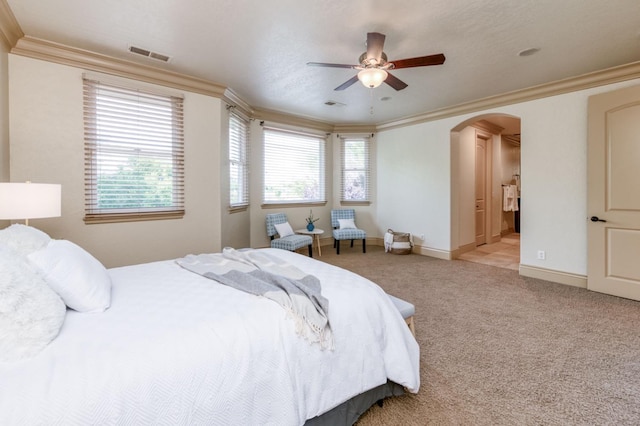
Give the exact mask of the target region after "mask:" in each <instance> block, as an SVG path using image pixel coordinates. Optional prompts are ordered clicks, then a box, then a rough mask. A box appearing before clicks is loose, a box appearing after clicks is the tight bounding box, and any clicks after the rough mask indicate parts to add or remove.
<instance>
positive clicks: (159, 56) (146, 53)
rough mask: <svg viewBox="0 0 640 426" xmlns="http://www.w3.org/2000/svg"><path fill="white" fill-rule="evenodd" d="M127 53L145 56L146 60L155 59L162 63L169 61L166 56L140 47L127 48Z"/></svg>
mask: <svg viewBox="0 0 640 426" xmlns="http://www.w3.org/2000/svg"><path fill="white" fill-rule="evenodd" d="M129 52H131V53H135V54H137V55H142V56H146V57H147V58H151V59H155V60H157V61H162V62H169V59H171V58H170V57H169V56H167V55H163V54H161V53H156V52H152V51H150V50H147V49H143V48H141V47H136V46H129Z"/></svg>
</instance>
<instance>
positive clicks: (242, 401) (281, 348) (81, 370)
mask: <svg viewBox="0 0 640 426" xmlns="http://www.w3.org/2000/svg"><path fill="white" fill-rule="evenodd" d="M264 250H265V251H267V252H269V253H270V254H272V255H274V256H278V257H280V258H282V259H283V260H285V261H287V262H290V263H292V264H294V265H295V266H297V267H298V268H300V269H302V270H303V271H306V272H307V273H309V274H312V275H315V276H316V277H318V278H319V279H320V281H321V283H322V294H323V295H324V296H325V297H326V298H328V299H329V321H330V323H331V327H332V330H333V334H334V345H335V348H334V350H323V349H322V348H320V347H319V346H318V345H317V344H310V343H309V342H308V341H307V340H305V339H304V338H302V337H299V336H298V335H297V334H296V332H295V324H294V321H293V320H292V319H291V318H289V317H288V316H287V313H286V312H285V311H284V310H283V309H282V308H281V307H280V306H279V305H277V304H276V303H274V302H273V301H271V300H268V299H266V298H263V297H256V296H253V295H250V294H247V293H243V292H241V291H238V290H235V289H233V288H230V287H226V286H223V285H220V284H218V283H217V282H215V281H212V280H209V279H206V278H203V277H201V276H199V275H197V274H194V273H191V272H189V271H187V270H185V269H182V268H181V267H179V266H178V265H177V264H176V263H175V261H162V262H153V263H146V264H141V265H134V266H127V267H121V268H114V269H110V270H109V275H110V276H111V279H112V299H111V307H110V308H109V309H108V310H107V311H105V312H103V313H93V314H88V313H78V312H75V311H72V310H68V311H67V315H66V318H65V322H64V324H63V326H62V329H61V331H60V334H59V336H58V337H57V338H56V339H55V340H54V341H53V342H52V343H51V344H49V346H48V347H46V348H45V349H44V350H43V351H42V352H41V353H39V354H38V355H37V356H35V357H34V358H31V359H27V360H23V361H19V362H14V363H0V383H1V386H0V424H3V425H31V424H47V425H53V424H59V425H76V424H77V425H81V424H82V425H84V424H101V425H110V424H113V425H115V424H161V425H164V424H166V425H186V424H208V425H210V424H220V425H227V424H243V425H301V424H304V422H305V421H306V420H307V419H311V418H314V417H316V416H318V415H321V414H323V413H325V412H327V411H329V410H331V409H332V408H333V407H336V406H338V405H340V404H342V403H343V402H345V401H347V400H349V399H350V398H352V397H354V396H355V395H358V394H360V393H362V392H364V391H367V390H369V389H372V388H375V387H377V386H380V385H382V384H384V383H386V382H387V380H390V381H393V382H395V383H398V384H400V385H402V386H404V387H405V388H406V389H407V390H408V391H409V392H417V391H418V389H419V386H420V381H419V348H418V345H417V343H416V341H415V339H414V338H413V336H412V335H411V333H410V331H409V329H408V328H407V326H406V324H405V322H404V320H403V318H402V316H401V315H400V313H399V312H398V311H397V310H396V309H395V307H394V305H393V303H392V302H391V300H390V299H389V298H388V297H387V295H386V294H385V293H384V291H383V290H382V289H381V288H380V287H379V286H377V285H376V284H374V283H372V282H371V281H368V280H367V279H365V278H363V277H361V276H358V275H356V274H353V273H351V272H349V271H347V270H344V269H341V268H338V267H334V266H332V265H328V264H325V263H323V262H320V261H317V260H314V259H311V258H308V257H306V256H302V255H299V254H296V253H292V252H287V251H283V250H278V249H264Z"/></svg>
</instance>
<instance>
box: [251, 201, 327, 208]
mask: <svg viewBox="0 0 640 426" xmlns="http://www.w3.org/2000/svg"><path fill="white" fill-rule="evenodd" d="M326 205H327V202H326V201H313V202H309V203H268V204H264V203H263V204H261V205H260V207H262V208H263V209H286V208H293V207H324V206H326Z"/></svg>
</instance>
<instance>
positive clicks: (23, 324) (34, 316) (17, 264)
mask: <svg viewBox="0 0 640 426" xmlns="http://www.w3.org/2000/svg"><path fill="white" fill-rule="evenodd" d="M66 312H67V308H66V307H65V306H64V302H63V301H62V300H61V299H60V296H58V295H57V294H56V293H55V292H54V291H53V290H51V288H49V286H48V285H47V283H45V282H44V280H43V279H42V277H40V276H39V275H38V274H37V272H36V271H35V270H34V269H33V268H32V267H31V266H30V265H29V264H28V263H27V261H26V260H25V259H24V258H23V257H22V256H20V255H19V254H18V253H16V252H15V251H13V250H12V249H10V248H9V247H8V246H7V245H5V244H2V243H0V362H10V361H17V360H20V359H24V358H29V357H32V356H34V355H36V354H37V353H38V352H40V351H41V350H42V349H44V347H45V346H47V345H48V344H49V342H51V341H52V340H53V339H55V338H56V336H57V335H58V333H59V331H60V327H62V323H63V322H64V317H65V314H66Z"/></svg>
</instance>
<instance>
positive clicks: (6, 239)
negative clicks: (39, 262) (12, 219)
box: [0, 224, 51, 256]
mask: <svg viewBox="0 0 640 426" xmlns="http://www.w3.org/2000/svg"><path fill="white" fill-rule="evenodd" d="M49 241H51V238H49V236H48V235H47V234H45V233H44V232H42V231H40V230H38V229H36V228H33V227H31V226H26V225H20V224H14V225H11V226H9V227H7V228H4V229H3V230H2V231H0V243H5V244H6V245H8V246H9V247H10V248H11V249H13V250H14V251H15V252H16V253H17V254H19V255H21V256H27V255H29V254H30V253H33V252H34V251H36V250H40V249H42V248H44V247H46V246H47V244H49Z"/></svg>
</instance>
